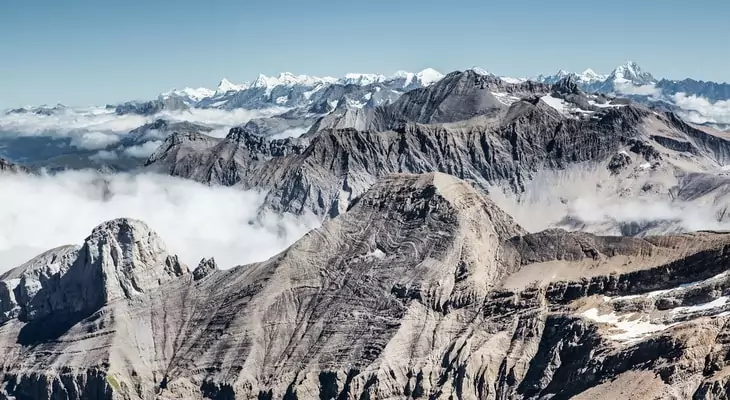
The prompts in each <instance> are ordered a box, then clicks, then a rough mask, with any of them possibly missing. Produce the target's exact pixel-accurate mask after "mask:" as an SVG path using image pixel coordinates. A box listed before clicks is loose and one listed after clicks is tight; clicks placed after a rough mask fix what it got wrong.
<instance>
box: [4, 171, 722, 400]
mask: <svg viewBox="0 0 730 400" xmlns="http://www.w3.org/2000/svg"><path fill="white" fill-rule="evenodd" d="M728 245H730V236H728V235H726V234H721V233H710V232H706V233H696V234H691V235H680V236H664V237H649V238H646V239H635V238H621V237H598V236H593V235H589V234H582V233H568V232H565V231H562V230H549V231H545V232H541V233H537V234H528V233H526V232H525V231H524V230H523V229H522V228H521V227H520V226H519V225H517V224H516V223H515V222H514V221H513V220H512V218H511V217H509V216H508V215H507V214H506V213H505V212H503V211H502V210H500V209H499V208H498V207H497V206H496V205H495V204H494V203H492V202H491V201H490V200H489V199H488V198H486V197H485V196H484V195H482V194H481V193H480V192H478V191H477V190H475V189H473V188H472V187H471V186H470V185H468V184H467V183H465V182H464V181H461V180H458V179H456V178H453V177H451V176H448V175H444V174H439V173H432V174H424V175H408V174H397V175H391V176H388V177H385V178H384V179H382V180H381V181H379V182H378V183H377V184H375V185H374V186H372V187H371V188H370V189H369V190H367V191H366V192H365V193H364V194H363V195H362V196H360V197H358V198H357V199H355V200H354V201H353V202H352V203H351V205H350V207H349V209H348V210H346V211H345V212H344V213H342V214H341V215H339V216H337V217H336V218H333V219H331V220H328V221H327V222H326V223H325V224H324V225H323V226H322V227H321V228H319V229H317V230H314V231H312V232H310V233H309V234H307V235H306V236H305V237H303V238H302V239H300V240H299V241H298V242H297V243H295V244H294V245H293V246H292V247H290V248H289V249H287V250H286V251H284V252H282V253H280V254H279V255H277V256H275V257H273V258H271V259H269V260H267V261H265V262H261V263H257V264H251V265H247V266H241V267H237V268H234V269H232V270H228V271H220V270H218V269H217V268H216V266H215V262H214V261H213V260H203V261H201V263H200V266H198V268H196V269H195V271H193V272H192V273H188V270H187V268H186V267H185V266H183V265H181V264H179V263H178V262H177V259H176V257H175V256H173V255H170V254H168V253H167V251H166V250H165V247H164V244H163V243H162V242H161V240H160V238H159V237H157V235H155V234H154V233H153V232H150V231H149V230H148V229H147V227H146V226H145V225H144V224H143V223H141V222H138V221H133V220H116V221H110V222H108V223H105V224H103V225H101V226H99V227H98V228H96V229H94V231H93V232H92V234H91V235H90V236H89V237H88V238H87V239H86V241H85V242H84V244H83V245H82V246H81V247H63V248H58V249H54V250H51V251H49V252H47V253H44V254H42V255H40V256H38V257H37V258H35V259H34V260H31V261H30V262H28V263H26V264H25V265H23V266H21V267H19V268H17V269H15V270H12V271H10V272H8V273H6V274H5V275H3V276H1V277H0V310H2V311H3V314H2V315H3V316H4V319H3V322H2V324H0V351H1V352H2V354H3V355H4V357H3V358H2V359H1V360H0V382H2V383H1V384H0V396H4V397H6V398H18V399H25V398H56V397H57V396H59V395H60V393H63V396H65V397H64V398H70V399H99V398H109V399H112V398H129V399H147V398H186V399H190V398H192V399H194V398H215V399H217V398H298V399H315V398H353V399H357V398H371V399H381V398H443V399H446V398H468V399H522V398H568V397H572V396H578V397H579V398H581V397H582V398H595V397H596V396H603V397H606V398H621V397H623V396H626V394H627V393H631V398H636V399H644V398H646V399H650V398H651V399H654V398H672V396H674V397H679V398H690V397H693V396H695V397H699V398H722V397H721V395H722V394H723V393H724V391H723V390H721V389H720V388H722V387H724V386H725V385H726V375H725V374H724V373H723V372H722V371H724V369H725V368H727V361H726V359H725V357H724V354H726V353H727V351H728V349H727V348H726V347H727V345H726V343H725V340H724V339H723V338H724V337H725V336H726V332H724V330H725V326H726V322H727V319H728V318H730V317H728V315H729V312H728V311H727V310H728V307H729V306H730V305H728V304H727V298H726V297H725V296H724V293H725V292H726V291H727V290H728V287H730V280H729V279H728V276H727V272H726V271H727V270H726V268H727V254H728V252H727V250H726V249H727V248H728ZM49 310H53V313H51V314H49V313H48V311H49ZM63 310H65V311H64V312H60V311H63ZM66 311H68V312H66ZM52 315H55V316H57V317H56V318H51V319H49V318H50V317H51V316H52ZM60 315H64V316H65V318H64V319H60V318H58V316H60ZM36 321H43V323H44V325H43V329H42V330H41V329H38V326H37V324H36ZM566 382H570V385H566V384H565V383H566Z"/></svg>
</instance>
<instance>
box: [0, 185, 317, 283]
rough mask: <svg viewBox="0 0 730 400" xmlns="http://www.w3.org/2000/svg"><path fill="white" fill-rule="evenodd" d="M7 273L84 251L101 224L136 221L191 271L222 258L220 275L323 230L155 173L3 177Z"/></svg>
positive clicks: (249, 198)
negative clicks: (46, 254)
mask: <svg viewBox="0 0 730 400" xmlns="http://www.w3.org/2000/svg"><path fill="white" fill-rule="evenodd" d="M0 187H2V188H3V196H0V227H1V228H0V271H4V270H7V269H10V268H12V267H15V266H17V265H19V264H20V263H22V262H24V261H27V260H28V259H30V258H32V257H34V256H35V255H37V254H38V253H39V252H40V251H45V250H48V249H51V248H54V247H57V246H60V245H65V244H81V243H83V240H84V238H85V237H87V236H88V235H89V233H90V232H91V230H92V229H93V228H94V227H95V226H97V225H98V224H100V223H102V222H104V221H108V220H111V219H114V218H120V217H130V218H136V219H139V220H142V221H144V222H145V223H147V224H148V225H149V226H150V228H151V229H152V230H154V231H156V232H157V233H159V234H160V235H161V236H162V238H163V239H164V240H165V242H166V243H167V245H168V247H169V248H170V250H171V252H173V253H176V254H178V255H180V257H181V258H182V260H183V261H184V262H185V263H187V264H188V265H189V266H190V267H191V268H195V266H197V263H198V261H200V259H201V258H203V257H215V259H216V261H217V262H218V265H219V266H220V267H221V268H231V267H233V266H235V265H240V264H246V263H250V262H254V261H261V260H265V259H267V258H268V257H270V256H272V255H274V254H276V253H278V252H279V251H281V250H283V249H284V248H286V247H287V246H288V245H290V244H291V243H293V242H294V241H296V240H297V239H298V238H300V237H301V236H302V235H303V234H304V233H306V232H307V231H309V230H310V229H312V228H313V227H315V226H316V225H317V224H318V223H317V221H316V220H314V219H304V218H299V219H295V218H293V217H284V218H282V217H278V216H274V215H268V216H265V218H260V219H258V220H257V218H256V216H257V211H258V208H259V206H260V205H261V204H262V201H263V196H262V195H261V194H260V193H257V192H251V191H241V190H237V189H233V188H225V187H210V186H205V185H201V184H198V183H195V182H191V181H186V180H181V179H177V178H172V177H168V176H163V175H156V174H141V175H131V174H114V175H107V174H100V173H96V172H90V171H69V172H63V173H59V174H56V175H43V176H27V175H7V174H0Z"/></svg>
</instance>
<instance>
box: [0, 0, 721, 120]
mask: <svg viewBox="0 0 730 400" xmlns="http://www.w3.org/2000/svg"><path fill="white" fill-rule="evenodd" d="M240 3H241V2H235V1H232V0H225V1H213V2H209V3H205V4H203V3H198V2H193V1H189V0H184V1H177V2H171V1H167V0H160V1H156V2H154V3H149V2H143V1H141V0H129V1H127V2H124V3H110V2H92V1H76V2H73V3H70V2H56V1H51V0H39V1H34V2H32V4H26V3H14V4H13V5H12V6H6V7H5V9H4V10H3V13H2V14H0V35H2V36H3V37H6V38H12V39H11V40H5V41H2V42H0V54H3V59H4V61H3V62H2V63H0V109H5V108H11V107H20V106H24V105H38V104H56V103H63V104H67V105H72V106H86V105H103V104H107V103H116V102H120V101H126V100H135V99H136V100H144V99H151V98H154V97H156V96H157V94H159V93H161V92H165V91H168V90H171V89H173V88H184V87H208V88H215V87H216V86H217V84H218V82H219V81H220V80H221V79H222V78H227V79H229V80H230V81H232V82H234V83H242V82H245V81H250V80H252V79H255V77H256V76H258V74H259V73H263V74H266V75H269V76H272V75H273V76H275V75H278V74H279V73H281V72H285V71H286V72H292V73H294V74H297V75H312V76H335V77H339V76H342V75H344V74H346V73H380V74H385V75H389V74H392V73H393V72H395V71H397V70H408V71H413V72H417V71H419V70H422V69H424V68H434V69H436V70H439V71H441V72H443V73H448V72H451V71H454V70H463V69H466V68H470V67H472V66H478V67H482V68H484V69H486V70H488V71H489V72H492V73H494V74H497V75H505V76H512V77H530V76H535V75H537V74H539V73H542V74H552V73H554V72H555V71H557V70H558V69H565V70H568V71H573V72H580V71H583V70H584V69H586V68H592V69H594V70H595V71H597V72H600V73H609V72H610V71H611V70H612V69H613V68H615V67H616V66H618V65H620V64H623V63H624V62H625V61H626V60H633V61H636V62H637V63H638V64H639V65H640V66H641V67H642V68H643V69H644V70H646V71H648V72H651V73H652V74H654V76H655V77H657V78H658V79H661V78H667V79H684V78H693V79H698V80H706V81H707V80H711V81H716V82H728V81H730V70H727V69H726V67H725V66H726V65H728V64H729V63H730V55H728V54H727V53H726V52H722V51H721V50H720V47H721V46H722V43H721V42H722V41H723V38H726V37H730V25H729V24H726V23H725V22H726V21H725V16H726V15H729V14H730V4H726V3H725V2H719V1H708V2H706V3H708V4H706V6H705V7H697V6H696V5H690V4H687V3H686V2H680V1H667V2H664V3H663V4H662V6H661V7H656V8H653V7H649V6H646V5H640V6H637V5H635V4H634V3H633V2H630V1H627V0H616V1H614V2H612V3H611V4H610V7H604V8H602V9H601V10H600V11H594V9H595V8H591V7H585V4H584V3H581V2H578V1H574V0H565V1H562V2H561V5H560V6H556V5H555V4H548V3H544V2H540V1H528V0H526V1H521V2H519V3H511V4H503V3H500V4H485V3H484V2H478V1H476V0H465V1H460V2H458V4H457V3H449V4H443V3H439V2H435V1H433V2H432V1H426V2H423V1H421V2H415V1H413V0H402V1H400V2H398V3H397V4H391V3H388V2H386V1H383V0H374V1H372V2H369V3H368V4H367V5H363V4H355V3H348V2H335V1H332V0H314V1H310V2H307V3H306V4H303V3H301V2H296V1H293V0H283V1H279V2H277V3H276V4H272V3H273V2H265V1H251V2H246V3H247V4H240ZM526 10H529V12H528V11H526ZM708 10H712V12H707V11H708ZM404 16H406V17H404ZM696 55H701V57H702V60H703V61H702V62H698V61H697V60H698V59H700V58H699V57H698V56H696ZM705 59H707V60H705Z"/></svg>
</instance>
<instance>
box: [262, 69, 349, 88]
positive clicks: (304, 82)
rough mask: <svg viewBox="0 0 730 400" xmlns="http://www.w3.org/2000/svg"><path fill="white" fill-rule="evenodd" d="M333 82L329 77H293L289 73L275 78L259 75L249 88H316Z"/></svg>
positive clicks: (283, 73)
mask: <svg viewBox="0 0 730 400" xmlns="http://www.w3.org/2000/svg"><path fill="white" fill-rule="evenodd" d="M335 81H336V79H335V78H331V77H324V78H319V77H315V76H308V75H294V74H292V73H291V72H282V73H280V74H279V75H278V76H275V77H273V76H272V77H269V76H266V75H263V74H261V75H259V77H258V78H256V80H255V81H254V82H253V84H252V85H251V87H255V88H269V89H271V88H273V87H276V86H286V87H291V86H298V85H301V86H316V85H318V84H322V83H333V82H335Z"/></svg>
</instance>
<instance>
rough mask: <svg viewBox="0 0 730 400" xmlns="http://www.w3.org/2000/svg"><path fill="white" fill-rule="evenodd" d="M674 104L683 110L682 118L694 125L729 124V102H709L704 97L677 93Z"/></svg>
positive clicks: (673, 97) (673, 98)
mask: <svg viewBox="0 0 730 400" xmlns="http://www.w3.org/2000/svg"><path fill="white" fill-rule="evenodd" d="M672 100H674V104H676V105H677V106H678V107H680V108H681V109H683V110H685V115H684V118H686V119H688V120H689V121H690V122H694V123H700V124H702V123H707V122H709V123H721V124H728V123H730V100H720V101H716V102H714V103H713V102H711V101H709V100H708V99H706V98H704V97H699V96H695V95H692V96H688V95H687V94H686V93H677V94H675V95H673V96H672Z"/></svg>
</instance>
